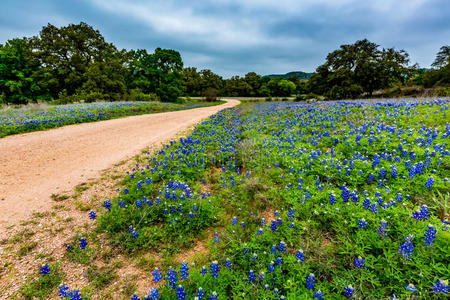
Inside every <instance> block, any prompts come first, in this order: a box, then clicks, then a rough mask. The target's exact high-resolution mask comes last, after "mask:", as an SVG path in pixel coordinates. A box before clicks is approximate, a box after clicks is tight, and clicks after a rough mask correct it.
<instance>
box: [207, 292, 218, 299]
mask: <svg viewBox="0 0 450 300" xmlns="http://www.w3.org/2000/svg"><path fill="white" fill-rule="evenodd" d="M218 296H219V294H217V292H216V291H214V292H212V293H211V297H209V298H208V299H209V300H217V297H218Z"/></svg>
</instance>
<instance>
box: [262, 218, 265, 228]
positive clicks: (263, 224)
mask: <svg viewBox="0 0 450 300" xmlns="http://www.w3.org/2000/svg"><path fill="white" fill-rule="evenodd" d="M264 226H266V218H261V227H264Z"/></svg>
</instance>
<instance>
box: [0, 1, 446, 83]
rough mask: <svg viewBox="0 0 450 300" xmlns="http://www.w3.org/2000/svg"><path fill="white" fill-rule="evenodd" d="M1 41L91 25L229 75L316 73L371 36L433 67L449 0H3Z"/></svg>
mask: <svg viewBox="0 0 450 300" xmlns="http://www.w3.org/2000/svg"><path fill="white" fill-rule="evenodd" d="M0 2H1V3H0V4H1V6H0V43H4V42H5V41H6V40H8V39H11V38H15V37H23V36H27V37H29V36H34V35H37V34H38V33H39V31H40V30H41V28H42V27H43V26H45V25H46V24H47V23H51V24H53V25H56V26H65V25H68V24H70V23H73V24H78V23H80V22H86V23H88V24H89V25H91V26H93V27H94V28H95V29H98V30H100V32H101V33H102V34H103V35H104V36H105V38H106V40H107V41H108V42H111V43H113V44H115V45H116V46H117V47H118V48H126V49H147V50H149V51H153V50H154V49H155V48H157V47H161V48H170V49H175V50H177V51H179V52H180V53H181V55H182V58H183V62H184V65H185V66H194V67H197V68H198V69H211V70H212V71H213V72H215V73H218V74H219V75H221V76H223V77H224V78H229V77H231V76H233V75H241V76H242V75H245V74H246V73H247V72H251V71H252V72H256V73H258V74H262V75H267V74H273V73H286V72H289V71H297V70H298V71H305V72H313V71H314V70H315V69H316V68H317V66H319V65H321V64H323V63H324V62H325V58H326V55H327V54H328V53H329V52H331V51H333V50H335V49H338V48H339V46H340V45H342V44H351V43H354V42H355V41H357V40H361V39H364V38H367V39H368V40H369V41H371V42H374V43H377V44H378V45H380V47H384V48H391V47H394V48H396V49H404V50H406V51H407V52H408V53H409V55H410V59H411V63H418V64H419V65H420V66H421V67H429V66H430V64H431V63H432V62H433V60H434V58H435V56H436V53H437V52H438V51H439V48H440V47H441V46H443V45H449V44H450V17H449V16H450V0H228V1H226V0H215V1H201V0H165V1H164V0H146V1H145V0H0Z"/></svg>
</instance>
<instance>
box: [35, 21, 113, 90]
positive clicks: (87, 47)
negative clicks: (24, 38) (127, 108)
mask: <svg viewBox="0 0 450 300" xmlns="http://www.w3.org/2000/svg"><path fill="white" fill-rule="evenodd" d="M31 44H32V47H33V52H34V53H35V55H36V57H37V59H38V60H39V62H40V65H41V68H40V69H39V70H38V71H36V73H35V74H34V77H35V79H36V80H37V82H38V84H39V85H40V86H41V88H42V89H44V90H46V91H47V92H48V93H49V94H50V95H51V96H52V97H53V98H56V97H57V96H58V94H59V93H60V92H61V91H65V92H66V93H67V94H68V95H72V94H75V93H76V92H77V90H79V88H80V87H82V85H83V84H84V82H85V81H86V74H85V73H86V71H87V69H88V68H89V67H90V65H91V64H93V63H94V62H97V63H99V62H106V61H105V57H108V56H110V55H113V54H115V53H117V49H116V47H115V46H114V45H112V44H110V43H107V42H106V41H105V39H104V38H103V36H102V35H101V34H100V32H99V31H98V30H95V29H93V28H92V27H91V26H89V25H88V24H86V23H83V22H81V23H80V24H76V25H75V24H70V25H68V26H64V27H61V28H58V27H56V26H54V25H51V24H48V25H47V26H44V27H43V28H42V30H41V32H40V33H39V36H37V37H33V38H32V39H31Z"/></svg>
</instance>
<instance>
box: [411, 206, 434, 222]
mask: <svg viewBox="0 0 450 300" xmlns="http://www.w3.org/2000/svg"><path fill="white" fill-rule="evenodd" d="M429 217H430V212H429V210H428V206H427V205H422V206H421V207H420V209H418V210H416V211H415V212H413V215H412V218H413V219H416V220H418V221H423V220H428V218H429Z"/></svg>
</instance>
